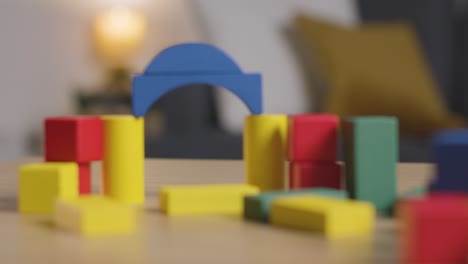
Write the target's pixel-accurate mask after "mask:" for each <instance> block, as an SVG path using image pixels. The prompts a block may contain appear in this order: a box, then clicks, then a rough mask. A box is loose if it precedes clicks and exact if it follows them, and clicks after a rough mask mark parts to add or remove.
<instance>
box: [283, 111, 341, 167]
mask: <svg viewBox="0 0 468 264" xmlns="http://www.w3.org/2000/svg"><path fill="white" fill-rule="evenodd" d="M338 124H339V118H338V116H336V115H333V114H301V115H294V116H291V117H290V118H289V125H288V135H289V137H288V160H289V161H327V162H334V161H336V159H337V148H338V143H337V142H338Z"/></svg>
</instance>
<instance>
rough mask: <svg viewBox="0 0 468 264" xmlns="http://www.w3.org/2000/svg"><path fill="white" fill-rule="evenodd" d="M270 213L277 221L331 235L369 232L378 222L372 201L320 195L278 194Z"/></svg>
mask: <svg viewBox="0 0 468 264" xmlns="http://www.w3.org/2000/svg"><path fill="white" fill-rule="evenodd" d="M270 214H271V215H270V221H271V223H272V224H274V225H280V226H286V227H293V228H298V229H304V230H311V231H318V232H321V233H323V234H324V235H325V236H326V237H328V238H340V237H348V236H362V235H367V234H369V233H371V232H372V231H373V229H374V224H375V208H374V206H373V205H372V204H371V203H368V202H360V201H351V200H343V199H336V198H329V197H322V196H316V195H304V196H294V197H292V196H290V197H284V198H278V199H277V200H275V201H274V202H273V204H272V207H271V212H270Z"/></svg>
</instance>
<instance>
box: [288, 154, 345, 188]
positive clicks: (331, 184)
mask: <svg viewBox="0 0 468 264" xmlns="http://www.w3.org/2000/svg"><path fill="white" fill-rule="evenodd" d="M313 187H327V188H334V189H341V166H340V165H339V164H337V163H336V162H310V161H292V162H291V163H290V164H289V188H290V189H305V188H313Z"/></svg>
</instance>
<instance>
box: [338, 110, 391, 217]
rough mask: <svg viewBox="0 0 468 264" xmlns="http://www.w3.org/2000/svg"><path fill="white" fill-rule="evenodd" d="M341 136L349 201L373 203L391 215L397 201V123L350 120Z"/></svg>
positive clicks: (389, 119)
mask: <svg viewBox="0 0 468 264" xmlns="http://www.w3.org/2000/svg"><path fill="white" fill-rule="evenodd" d="M342 132H343V141H344V148H345V163H346V189H347V191H348V194H349V196H350V198H352V199H357V200H363V201H369V202H372V203H373V204H374V205H375V207H376V208H377V210H378V211H379V212H381V213H390V212H391V210H392V207H393V203H394V202H395V200H396V165H397V162H398V155H399V154H398V152H399V151H398V144H399V142H398V120H397V119H396V118H394V117H355V118H349V119H346V120H345V121H344V122H343V125H342Z"/></svg>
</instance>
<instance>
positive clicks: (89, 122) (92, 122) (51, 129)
mask: <svg viewBox="0 0 468 264" xmlns="http://www.w3.org/2000/svg"><path fill="white" fill-rule="evenodd" d="M44 130H45V131H44V137H45V140H44V141H45V144H44V146H45V151H44V152H45V160H46V161H75V162H78V163H87V162H90V161H96V160H101V159H102V141H103V122H102V120H101V118H100V117H92V116H77V117H53V118H47V119H45V121H44Z"/></svg>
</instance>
